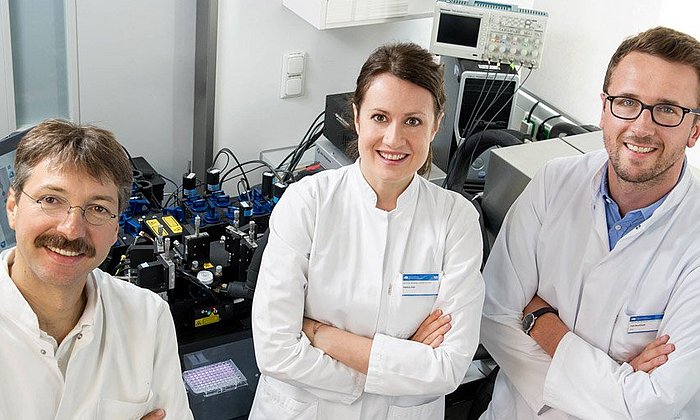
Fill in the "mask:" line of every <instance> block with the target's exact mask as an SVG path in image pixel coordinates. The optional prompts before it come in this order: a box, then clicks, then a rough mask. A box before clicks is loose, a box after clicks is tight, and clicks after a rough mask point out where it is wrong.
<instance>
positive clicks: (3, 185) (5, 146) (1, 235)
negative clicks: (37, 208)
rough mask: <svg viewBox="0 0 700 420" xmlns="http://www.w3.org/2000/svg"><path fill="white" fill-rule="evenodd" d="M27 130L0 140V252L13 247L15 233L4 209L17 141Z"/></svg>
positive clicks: (10, 183) (12, 173)
mask: <svg viewBox="0 0 700 420" xmlns="http://www.w3.org/2000/svg"><path fill="white" fill-rule="evenodd" d="M29 130H31V127H30V128H27V129H24V130H18V131H15V132H13V133H10V134H9V135H8V136H7V137H5V138H4V139H2V140H0V196H1V197H2V207H3V210H0V251H3V250H5V249H7V248H11V247H13V246H15V231H14V230H12V228H10V223H9V222H8V221H7V212H5V211H4V208H5V204H7V195H8V194H9V191H10V186H11V185H12V181H13V180H14V178H15V151H16V150H17V145H18V144H19V141H20V140H22V137H24V135H25V134H27V132H28V131H29Z"/></svg>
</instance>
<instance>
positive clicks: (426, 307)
mask: <svg viewBox="0 0 700 420" xmlns="http://www.w3.org/2000/svg"><path fill="white" fill-rule="evenodd" d="M406 276H407V275H406V274H399V275H398V276H396V277H395V279H394V281H393V282H392V284H391V288H390V290H389V313H388V317H389V318H388V329H387V332H388V333H389V334H390V335H392V336H394V337H397V338H408V337H410V336H412V335H413V333H415V332H416V330H417V329H418V327H419V326H420V324H421V322H423V320H425V318H426V317H427V316H428V315H430V312H432V310H433V306H434V305H435V300H436V299H437V293H438V290H439V287H440V281H442V274H425V275H423V274H420V275H419V274H411V275H409V276H437V280H436V281H434V282H431V283H432V284H430V285H428V284H425V285H423V284H421V285H420V286H421V287H422V290H421V289H415V288H414V289H411V288H410V286H409V285H408V283H410V280H406V279H405V277H406ZM415 283H418V282H415ZM422 283H428V282H422Z"/></svg>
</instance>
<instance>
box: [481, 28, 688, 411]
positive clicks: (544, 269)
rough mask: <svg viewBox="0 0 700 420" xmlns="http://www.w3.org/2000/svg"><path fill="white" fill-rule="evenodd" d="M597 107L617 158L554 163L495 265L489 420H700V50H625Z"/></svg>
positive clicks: (654, 45)
mask: <svg viewBox="0 0 700 420" xmlns="http://www.w3.org/2000/svg"><path fill="white" fill-rule="evenodd" d="M600 98H601V108H602V112H601V121H600V126H601V128H602V129H603V136H604V140H605V149H606V150H605V151H602V150H601V151H599V152H594V153H589V154H586V155H582V156H579V157H574V158H563V159H557V160H555V161H552V162H550V163H548V164H547V165H546V166H545V167H544V168H543V169H542V170H541V171H540V173H539V174H538V175H537V176H535V178H534V179H533V180H532V182H531V183H530V184H529V185H528V187H527V188H526V190H525V191H524V192H523V194H522V195H521V196H520V198H519V199H518V200H517V201H516V203H515V204H514V205H513V208H512V209H511V210H510V212H509V214H508V215H507V217H506V219H505V221H504V223H503V227H502V229H501V232H500V233H499V236H498V239H497V240H496V244H495V246H494V249H493V250H492V252H491V254H490V258H489V261H488V263H487V264H486V267H485V269H484V280H485V284H486V302H485V304H484V317H483V321H482V342H483V343H484V345H485V346H486V348H487V349H488V350H489V351H490V353H491V354H492V355H493V357H494V359H495V360H496V362H498V364H499V365H500V366H501V370H500V372H499V374H498V377H497V379H496V384H495V387H494V392H493V399H492V401H491V405H490V406H489V408H488V410H487V412H486V413H485V414H484V415H483V416H482V419H535V418H538V419H575V418H584V419H654V420H657V419H671V418H673V419H697V418H699V416H700V380H699V379H698V378H700V317H698V313H699V312H698V308H700V223H698V217H700V183H699V182H698V180H696V179H695V177H694V176H693V175H692V174H691V171H690V168H688V166H687V162H686V159H685V149H686V147H693V146H694V145H695V142H696V140H697V138H698V136H699V135H700V120H699V119H698V115H699V114H700V109H699V108H700V43H698V41H697V40H696V39H694V38H692V37H690V36H688V35H686V34H683V33H680V32H677V31H674V30H671V29H668V28H661V27H659V28H654V29H650V30H648V31H646V32H643V33H641V34H639V35H637V36H634V37H632V38H629V39H627V40H625V41H624V42H623V43H622V44H621V45H620V46H619V47H618V49H617V51H616V52H615V54H614V55H613V57H612V59H611V60H610V64H609V66H608V69H607V73H606V75H605V81H604V83H603V93H601V95H600ZM606 152H607V153H606Z"/></svg>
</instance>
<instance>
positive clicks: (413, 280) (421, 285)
mask: <svg viewBox="0 0 700 420" xmlns="http://www.w3.org/2000/svg"><path fill="white" fill-rule="evenodd" d="M439 288H440V274H437V273H431V274H404V275H403V281H402V293H401V294H402V295H403V296H437V294H438V289H439Z"/></svg>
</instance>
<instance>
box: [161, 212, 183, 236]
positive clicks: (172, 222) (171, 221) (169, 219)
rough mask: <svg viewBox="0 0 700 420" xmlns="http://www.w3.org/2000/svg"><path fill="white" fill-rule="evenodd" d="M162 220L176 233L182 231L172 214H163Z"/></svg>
mask: <svg viewBox="0 0 700 420" xmlns="http://www.w3.org/2000/svg"><path fill="white" fill-rule="evenodd" d="M163 222H165V224H166V225H167V226H168V227H169V228H170V231H171V232H173V233H175V234H177V233H182V226H180V224H179V223H178V222H177V219H175V218H174V217H173V216H165V217H163Z"/></svg>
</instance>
